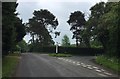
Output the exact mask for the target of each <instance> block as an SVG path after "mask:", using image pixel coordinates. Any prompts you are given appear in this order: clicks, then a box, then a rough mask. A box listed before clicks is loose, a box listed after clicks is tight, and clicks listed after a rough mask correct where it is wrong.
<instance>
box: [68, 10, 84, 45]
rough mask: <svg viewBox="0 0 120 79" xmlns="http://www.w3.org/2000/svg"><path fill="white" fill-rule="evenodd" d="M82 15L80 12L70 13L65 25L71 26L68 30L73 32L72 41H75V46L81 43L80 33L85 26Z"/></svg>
mask: <svg viewBox="0 0 120 79" xmlns="http://www.w3.org/2000/svg"><path fill="white" fill-rule="evenodd" d="M85 22H86V21H85V18H84V14H83V13H82V12H80V11H75V12H74V13H71V15H70V17H69V20H68V21H67V23H68V24H69V25H70V26H71V28H70V30H71V31H72V32H73V39H76V46H78V45H79V43H81V42H82V36H81V32H82V31H83V29H84V25H85Z"/></svg>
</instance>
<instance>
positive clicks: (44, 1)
mask: <svg viewBox="0 0 120 79" xmlns="http://www.w3.org/2000/svg"><path fill="white" fill-rule="evenodd" d="M100 1H105V2H106V1H107V0H65V1H64V0H56V1H55V0H29V1H28V0H18V3H19V5H18V7H17V12H18V13H19V14H20V15H19V17H20V18H21V19H22V20H23V22H24V23H26V22H28V19H29V18H32V16H33V14H32V13H33V11H34V10H40V9H47V10H48V11H50V12H51V13H53V15H55V16H56V17H57V19H58V22H59V25H58V26H57V29H56V31H60V32H61V34H60V36H59V37H57V38H54V35H53V34H51V35H52V37H53V40H54V41H55V42H59V43H61V40H62V38H63V36H64V35H65V34H66V35H67V36H68V37H69V39H70V42H71V43H72V44H74V43H75V39H72V35H73V34H72V32H71V31H70V30H69V29H70V26H69V25H68V23H67V22H66V21H67V20H68V19H69V16H70V14H71V13H72V12H74V11H81V12H83V13H85V15H86V19H87V15H88V14H90V11H89V9H90V7H92V6H93V5H95V4H96V3H97V2H100ZM24 39H25V41H26V42H28V41H29V40H30V39H31V37H30V35H26V36H25V37H24Z"/></svg>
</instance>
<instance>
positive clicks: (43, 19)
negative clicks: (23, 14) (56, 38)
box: [27, 9, 58, 46]
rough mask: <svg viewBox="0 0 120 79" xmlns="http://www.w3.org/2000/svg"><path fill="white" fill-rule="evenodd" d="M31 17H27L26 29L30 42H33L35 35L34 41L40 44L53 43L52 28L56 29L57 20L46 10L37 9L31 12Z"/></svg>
mask: <svg viewBox="0 0 120 79" xmlns="http://www.w3.org/2000/svg"><path fill="white" fill-rule="evenodd" d="M33 15H34V16H33V17H32V18H31V19H29V23H28V27H27V28H28V31H29V33H30V34H31V36H32V37H33V38H32V42H33V43H35V40H34V37H35V36H36V42H37V43H39V44H40V45H41V46H43V45H53V44H54V42H53V40H52V37H51V35H50V34H49V33H50V32H52V30H53V29H56V27H57V25H58V21H57V19H56V17H55V16H54V15H53V14H52V13H50V12H49V11H48V10H46V9H45V10H43V9H41V10H38V11H34V12H33Z"/></svg>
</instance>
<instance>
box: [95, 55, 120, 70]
mask: <svg viewBox="0 0 120 79" xmlns="http://www.w3.org/2000/svg"><path fill="white" fill-rule="evenodd" d="M96 62H97V63H98V64H101V65H103V66H104V67H106V68H109V69H111V70H113V71H114V72H120V63H119V60H118V59H117V58H109V57H106V56H103V55H101V56H97V57H96Z"/></svg>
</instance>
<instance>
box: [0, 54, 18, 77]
mask: <svg viewBox="0 0 120 79" xmlns="http://www.w3.org/2000/svg"><path fill="white" fill-rule="evenodd" d="M19 56H20V54H19V53H14V54H9V55H8V56H5V57H4V58H3V59H2V77H11V76H12V75H13V74H14V72H15V69H16V66H17V64H18V62H19V58H18V57H19Z"/></svg>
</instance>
